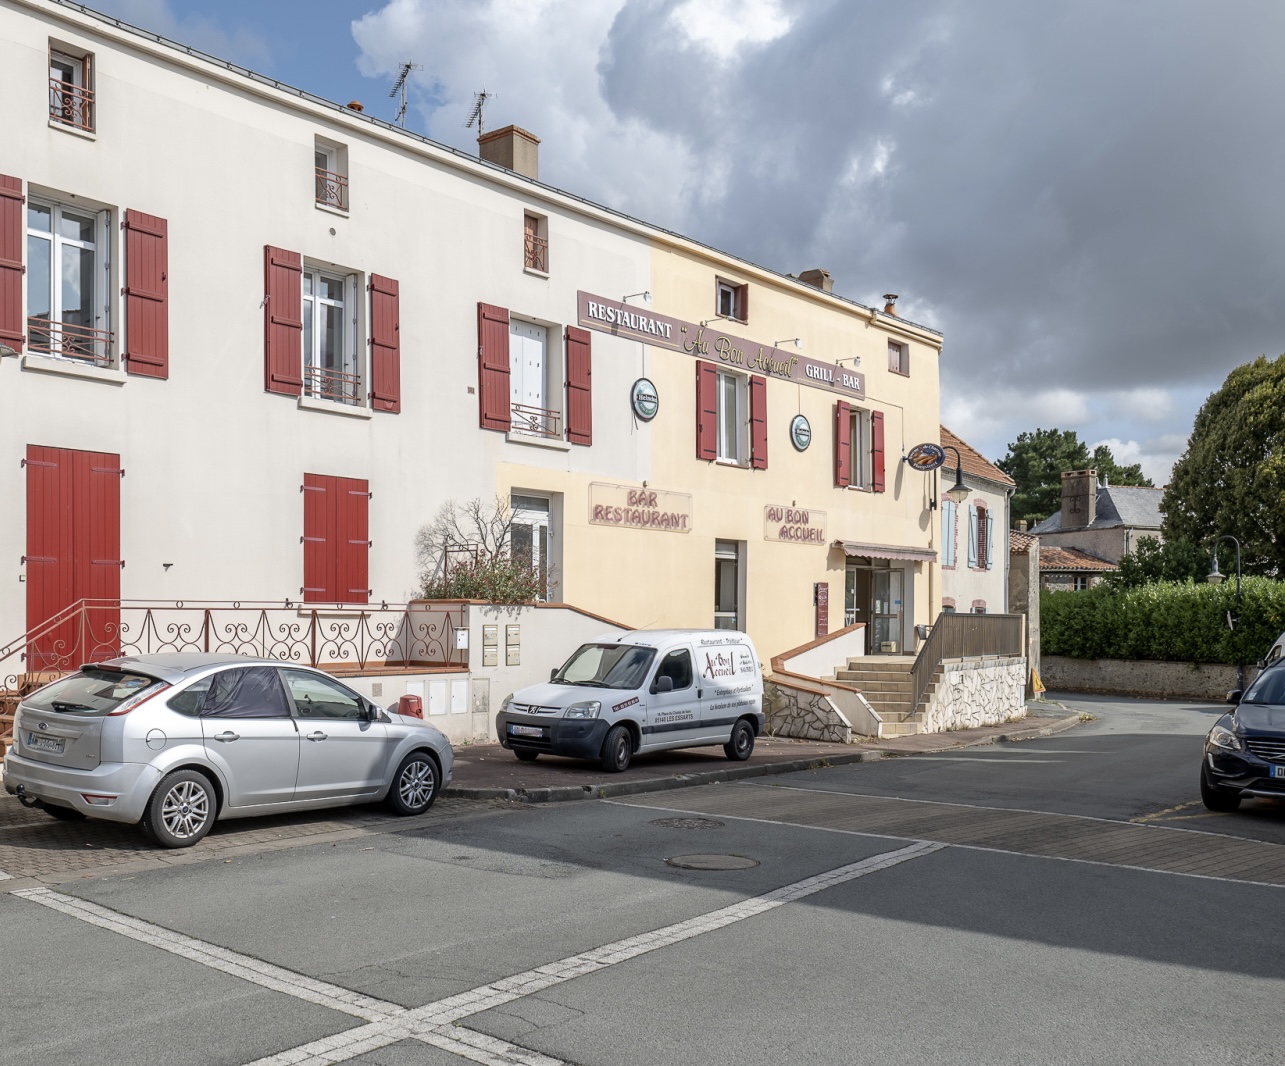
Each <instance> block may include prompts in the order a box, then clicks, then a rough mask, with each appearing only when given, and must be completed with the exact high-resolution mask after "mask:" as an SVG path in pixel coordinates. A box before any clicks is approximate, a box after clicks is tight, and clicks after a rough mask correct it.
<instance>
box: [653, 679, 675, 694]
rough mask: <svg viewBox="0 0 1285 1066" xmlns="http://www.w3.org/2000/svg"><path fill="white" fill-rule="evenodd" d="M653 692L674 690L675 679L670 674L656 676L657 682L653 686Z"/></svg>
mask: <svg viewBox="0 0 1285 1066" xmlns="http://www.w3.org/2000/svg"><path fill="white" fill-rule="evenodd" d="M651 690H652V692H673V691H674V679H673V678H672V677H669V676H665V677H658V678H656V683H655V684H654V685H652V686H651Z"/></svg>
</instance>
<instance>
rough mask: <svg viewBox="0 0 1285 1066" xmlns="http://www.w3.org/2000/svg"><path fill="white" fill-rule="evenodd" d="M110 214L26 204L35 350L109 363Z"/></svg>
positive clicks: (29, 308)
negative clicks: (108, 271) (108, 269)
mask: <svg viewBox="0 0 1285 1066" xmlns="http://www.w3.org/2000/svg"><path fill="white" fill-rule="evenodd" d="M110 234H111V226H110V224H109V219H108V212H106V211H92V210H86V209H83V208H73V207H67V206H65V205H63V204H59V203H52V202H41V201H39V200H36V199H34V198H33V199H30V200H29V201H28V203H27V329H28V332H29V335H30V341H29V346H30V348H31V350H32V351H33V352H43V353H45V354H47V355H57V356H62V357H64V358H69V359H80V360H85V361H87V362H91V363H94V364H96V365H97V366H109V365H110V364H111V343H112V334H111V332H110V324H111V323H110V320H109V308H110V296H109V292H110V287H109V285H108V280H109V279H108V275H107V263H108V255H107V252H108V248H109V241H110Z"/></svg>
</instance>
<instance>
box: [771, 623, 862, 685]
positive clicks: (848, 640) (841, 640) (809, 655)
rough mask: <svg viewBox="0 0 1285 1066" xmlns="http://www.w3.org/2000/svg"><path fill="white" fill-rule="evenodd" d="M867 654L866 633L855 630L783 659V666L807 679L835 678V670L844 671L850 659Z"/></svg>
mask: <svg viewBox="0 0 1285 1066" xmlns="http://www.w3.org/2000/svg"><path fill="white" fill-rule="evenodd" d="M865 653H866V631H865V629H864V628H862V629H854V630H852V631H851V632H849V633H843V634H841V635H839V636H836V637H833V638H832V639H830V640H827V641H826V642H825V643H824V644H818V645H817V646H816V647H815V648H809V649H808V650H807V651H805V652H800V653H799V654H798V655H792V656H790V657H789V658H788V659H782V660H781V665H782V666H783V667H784V668H785V669H786V670H789V671H791V672H792V673H796V674H803V675H805V676H807V677H818V678H820V677H834V672H835V670H842V669H843V668H844V667H845V666H846V665H847V663H848V660H849V659H855V658H857V657H858V656H863V655H865Z"/></svg>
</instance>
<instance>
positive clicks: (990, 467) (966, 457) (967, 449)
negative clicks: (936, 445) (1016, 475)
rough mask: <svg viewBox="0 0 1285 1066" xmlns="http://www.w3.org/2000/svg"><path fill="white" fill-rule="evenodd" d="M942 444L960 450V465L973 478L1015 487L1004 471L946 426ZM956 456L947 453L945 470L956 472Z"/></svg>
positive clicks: (942, 435)
mask: <svg viewBox="0 0 1285 1066" xmlns="http://www.w3.org/2000/svg"><path fill="white" fill-rule="evenodd" d="M941 443H942V446H943V447H947V446H949V447H951V448H958V449H959V465H960V466H962V467H963V468H964V473H965V474H968V475H971V476H972V477H980V478H985V479H986V480H987V481H993V482H995V483H996V484H997V485H1015V484H1016V482H1015V481H1014V480H1013V479H1012V478H1011V477H1009V476H1008V475H1007V474H1006V473H1004V471H1003V470H1001V469H1000V468H999V467H997V466H996V465H995V464H994V463H992V462H991V461H990V460H989V459H987V458H986V457H985V456H984V455H982V453H981V452H979V451H978V450H977V449H976V448H974V447H973V446H972V445H971V444H969V443H968V442H966V441H964V440H963V439H961V438H960V437H957V436H955V434H954V433H952V432H951V431H950V430H948V429H947V428H946V427H945V426H942V427H941ZM954 458H955V457H954V456H953V455H950V454H949V453H947V455H946V462H945V463H944V464H943V466H942V469H943V470H954V469H955V464H954V462H953V460H954Z"/></svg>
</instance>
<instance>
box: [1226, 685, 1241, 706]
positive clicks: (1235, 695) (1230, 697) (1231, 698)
mask: <svg viewBox="0 0 1285 1066" xmlns="http://www.w3.org/2000/svg"><path fill="white" fill-rule="evenodd" d="M1243 695H1244V693H1243V692H1241V690H1240V689H1238V688H1234V689H1232V690H1231V691H1230V692H1229V693H1227V702H1228V703H1239V702H1240V697H1241V696H1243Z"/></svg>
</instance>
